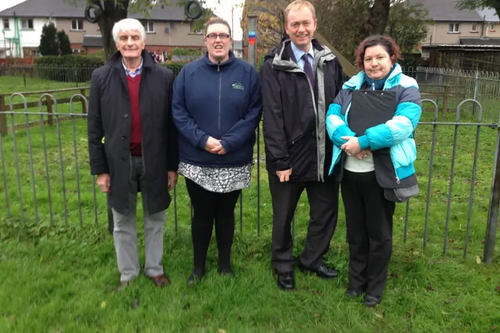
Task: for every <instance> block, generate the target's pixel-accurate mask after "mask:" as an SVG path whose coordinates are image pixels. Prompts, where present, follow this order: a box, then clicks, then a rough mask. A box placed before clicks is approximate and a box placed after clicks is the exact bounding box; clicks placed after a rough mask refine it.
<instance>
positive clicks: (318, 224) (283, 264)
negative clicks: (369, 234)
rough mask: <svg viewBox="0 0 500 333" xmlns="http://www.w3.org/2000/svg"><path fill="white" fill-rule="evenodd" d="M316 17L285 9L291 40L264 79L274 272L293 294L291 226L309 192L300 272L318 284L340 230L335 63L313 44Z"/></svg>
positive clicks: (300, 6) (269, 62)
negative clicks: (330, 122) (329, 123)
mask: <svg viewBox="0 0 500 333" xmlns="http://www.w3.org/2000/svg"><path fill="white" fill-rule="evenodd" d="M316 23H317V20H316V15H315V10H314V7H313V5H312V4H311V3H310V2H308V1H302V0H297V1H294V2H292V3H291V4H290V5H289V6H288V7H287V8H286V10H285V24H286V32H287V34H288V36H289V37H290V40H286V41H284V42H283V43H282V45H281V46H280V47H279V48H277V49H276V50H274V52H272V53H271V54H269V55H268V56H267V57H266V61H265V63H264V65H263V68H262V72H261V79H262V91H263V102H264V125H263V126H264V139H265V143H266V164H267V170H268V173H269V187H270V190H271V195H272V203H273V246H272V266H273V268H274V269H275V270H276V272H277V273H278V286H279V287H280V288H282V289H284V290H293V289H294V288H295V279H294V275H293V267H294V258H293V254H292V252H293V244H292V235H291V232H290V229H291V222H292V219H293V215H294V212H295V208H296V206H297V202H298V200H299V198H300V195H301V194H302V192H303V191H304V189H305V190H306V191H307V196H308V199H309V205H310V220H309V228H308V233H307V241H306V246H305V249H304V251H303V252H302V254H301V255H300V258H299V268H300V269H301V270H303V271H305V272H312V273H314V274H316V275H318V276H319V277H322V278H334V277H336V276H337V275H338V273H337V271H336V270H335V269H333V268H331V267H328V266H326V265H325V264H324V263H323V255H324V254H325V253H326V252H327V251H328V248H329V244H330V240H331V238H332V236H333V232H334V231H335V226H336V224H337V210H338V209H337V206H338V187H339V185H338V183H336V182H335V181H334V179H333V177H330V176H328V171H329V164H330V161H331V155H332V149H333V148H332V143H331V141H330V140H329V138H328V136H327V133H326V128H325V119H326V110H327V108H328V106H329V105H330V103H332V102H333V100H334V98H335V96H336V94H337V93H338V91H339V90H340V89H341V88H342V67H341V66H340V63H339V61H338V59H337V58H336V56H335V55H334V54H333V53H332V52H331V51H330V50H329V49H328V48H327V47H326V46H324V45H321V44H320V43H318V42H317V41H316V40H315V39H313V34H314V31H315V30H316Z"/></svg>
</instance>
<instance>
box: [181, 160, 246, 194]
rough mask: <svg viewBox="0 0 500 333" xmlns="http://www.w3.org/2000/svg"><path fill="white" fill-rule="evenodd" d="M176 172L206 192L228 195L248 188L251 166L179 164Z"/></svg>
mask: <svg viewBox="0 0 500 333" xmlns="http://www.w3.org/2000/svg"><path fill="white" fill-rule="evenodd" d="M178 172H179V173H180V174H181V175H183V176H184V177H186V178H188V179H190V180H192V181H193V182H195V183H196V184H198V185H200V186H201V187H203V188H204V189H205V190H207V191H211V192H216V193H229V192H233V191H237V190H241V189H243V188H245V187H250V182H251V178H252V165H251V164H248V165H244V166H241V167H229V168H209V167H201V166H197V165H192V164H187V163H184V162H180V163H179V170H178Z"/></svg>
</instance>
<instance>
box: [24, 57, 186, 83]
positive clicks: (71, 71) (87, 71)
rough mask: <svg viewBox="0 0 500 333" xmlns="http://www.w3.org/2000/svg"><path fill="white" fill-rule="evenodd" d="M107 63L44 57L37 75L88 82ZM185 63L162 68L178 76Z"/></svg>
mask: <svg viewBox="0 0 500 333" xmlns="http://www.w3.org/2000/svg"><path fill="white" fill-rule="evenodd" d="M104 63H105V61H104V60H103V59H102V57H100V56H95V55H80V54H72V55H66V56H61V57H58V56H44V57H41V58H37V59H36V60H35V68H34V70H35V73H33V74H34V75H37V76H38V77H42V78H44V79H49V80H54V81H59V82H87V81H90V79H91V77H92V71H93V70H94V69H96V68H98V67H100V66H102V65H104ZM184 65H185V64H183V63H164V64H162V66H164V67H166V68H168V69H170V70H171V71H172V72H174V74H175V75H178V74H179V73H180V71H181V69H182V67H184Z"/></svg>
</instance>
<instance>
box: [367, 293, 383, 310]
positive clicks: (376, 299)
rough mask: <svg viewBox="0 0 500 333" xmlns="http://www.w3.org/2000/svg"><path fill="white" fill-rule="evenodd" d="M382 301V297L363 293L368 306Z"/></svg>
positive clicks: (370, 306) (371, 306)
mask: <svg viewBox="0 0 500 333" xmlns="http://www.w3.org/2000/svg"><path fill="white" fill-rule="evenodd" d="M380 302H382V297H377V296H370V295H365V305H366V306H367V307H369V308H373V307H374V306H375V305H377V304H380Z"/></svg>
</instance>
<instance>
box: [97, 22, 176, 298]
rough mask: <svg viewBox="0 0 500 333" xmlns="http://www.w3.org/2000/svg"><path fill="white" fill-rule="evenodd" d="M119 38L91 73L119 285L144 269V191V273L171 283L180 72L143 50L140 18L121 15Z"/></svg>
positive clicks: (100, 179) (100, 174)
mask: <svg viewBox="0 0 500 333" xmlns="http://www.w3.org/2000/svg"><path fill="white" fill-rule="evenodd" d="M113 39H114V41H115V43H116V48H117V49H118V52H117V53H116V54H115V55H114V56H113V57H112V58H111V59H110V60H109V61H108V63H107V64H106V65H104V66H102V67H100V68H98V69H96V70H95V71H94V72H93V74H92V81H91V84H90V103H89V113H88V141H89V158H90V169H91V173H92V175H97V185H98V186H99V188H100V190H101V191H102V192H105V193H107V195H108V203H109V205H110V206H111V208H112V212H113V222H114V230H113V238H114V243H115V250H116V257H117V261H118V270H119V271H120V284H119V286H118V288H117V291H119V290H122V289H123V288H125V287H126V286H127V285H128V284H129V283H130V282H131V281H132V280H133V279H134V278H136V277H137V276H138V275H139V271H140V265H139V258H138V254H137V231H136V209H137V192H141V193H142V206H143V210H144V237H145V241H146V249H145V255H146V263H145V267H144V273H145V274H146V276H148V277H149V278H150V279H151V281H153V283H154V284H155V285H156V286H158V287H165V286H167V285H168V284H169V283H170V281H169V279H168V278H167V276H166V275H165V273H164V270H163V266H162V258H163V225H164V224H165V210H166V209H167V207H168V206H169V204H170V195H169V190H170V189H172V188H173V187H174V186H175V185H176V183H177V166H178V163H179V159H178V152H177V151H178V150H177V130H176V128H175V125H174V123H173V121H172V91H173V83H174V75H173V73H172V72H171V71H170V70H168V69H166V68H164V67H162V66H157V65H156V64H155V63H154V61H153V59H152V58H151V57H150V56H149V54H148V52H147V51H145V50H144V47H145V44H146V33H145V31H144V27H143V26H142V24H141V22H139V21H138V20H135V19H130V18H128V19H123V20H121V21H118V22H117V23H116V24H115V25H114V27H113Z"/></svg>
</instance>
